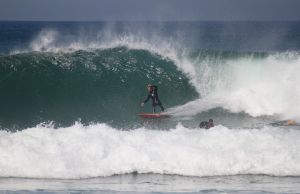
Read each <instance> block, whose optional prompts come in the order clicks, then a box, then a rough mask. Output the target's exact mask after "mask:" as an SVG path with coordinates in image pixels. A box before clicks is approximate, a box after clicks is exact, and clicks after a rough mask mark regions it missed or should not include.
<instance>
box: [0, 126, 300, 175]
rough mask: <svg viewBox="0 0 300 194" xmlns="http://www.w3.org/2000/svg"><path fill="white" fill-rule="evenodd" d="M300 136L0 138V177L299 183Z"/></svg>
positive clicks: (197, 133)
mask: <svg viewBox="0 0 300 194" xmlns="http://www.w3.org/2000/svg"><path fill="white" fill-rule="evenodd" d="M299 137H300V132H299V131H297V130H284V129H280V128H274V127H265V128H263V129H261V130H256V129H253V130H238V129H236V130H229V129H228V128H226V127H223V126H220V125H219V126H216V127H214V128H212V129H211V130H190V129H188V128H185V127H183V126H182V125H180V124H179V125H178V126H177V127H176V128H175V129H173V130H170V131H156V130H147V129H145V128H140V129H138V130H131V131H120V130H116V129H114V128H112V127H110V126H108V125H106V124H96V125H90V126H87V127H84V126H82V125H81V124H78V123H77V124H75V125H74V126H72V127H67V128H60V129H57V130H54V129H52V128H51V127H42V126H37V127H35V128H30V129H27V130H23V131H20V132H16V133H9V132H4V131H1V132H0V140H1V141H0V142H1V147H0V155H1V158H2V160H1V161H0V176H1V177H30V178H63V179H65V178H75V179H78V178H89V177H99V176H110V175H114V174H124V173H132V172H138V173H159V174H177V175H184V176H215V175H238V174H266V175H275V176H300V166H299V162H300V154H299V153H300V150H299V149H300V148H299V144H300V141H299V139H300V138H299Z"/></svg>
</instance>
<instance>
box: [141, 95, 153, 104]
mask: <svg viewBox="0 0 300 194" xmlns="http://www.w3.org/2000/svg"><path fill="white" fill-rule="evenodd" d="M150 98H151V95H150V94H148V96H147V98H146V99H145V100H144V102H143V103H146V102H148V100H149V99H150Z"/></svg>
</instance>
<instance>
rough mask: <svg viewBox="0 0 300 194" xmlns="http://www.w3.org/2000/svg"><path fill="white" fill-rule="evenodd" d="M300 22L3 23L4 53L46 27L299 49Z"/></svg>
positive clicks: (89, 34)
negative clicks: (106, 30)
mask: <svg viewBox="0 0 300 194" xmlns="http://www.w3.org/2000/svg"><path fill="white" fill-rule="evenodd" d="M299 26H300V25H299V22H161V23H158V22H115V23H107V22H0V52H2V53H7V52H10V51H13V50H14V49H16V48H18V49H20V48H26V47H27V46H28V44H29V43H30V42H31V41H32V40H33V39H34V38H35V37H36V36H37V35H38V34H39V33H40V31H42V30H44V29H52V30H55V31H58V32H59V33H60V34H62V35H63V36H64V37H68V38H71V39H73V40H76V38H78V36H82V35H85V36H86V37H85V39H87V40H93V39H94V40H95V39H97V38H99V37H97V34H98V33H99V32H101V31H102V30H104V29H107V28H110V29H112V31H111V33H113V34H118V35H122V34H123V35H124V34H126V33H132V32H136V33H138V32H142V33H143V35H144V36H151V35H152V34H153V33H155V34H159V35H162V36H165V37H173V38H176V40H177V41H181V43H184V46H185V47H190V48H199V49H217V50H234V51H287V50H299V48H300V35H299V34H300V33H299V32H300V27H299Z"/></svg>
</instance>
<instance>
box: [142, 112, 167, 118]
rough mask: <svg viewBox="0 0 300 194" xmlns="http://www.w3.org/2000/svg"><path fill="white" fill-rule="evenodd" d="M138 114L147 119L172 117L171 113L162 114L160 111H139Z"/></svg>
mask: <svg viewBox="0 0 300 194" xmlns="http://www.w3.org/2000/svg"><path fill="white" fill-rule="evenodd" d="M138 115H139V116H140V117H142V118H145V119H158V118H168V117H171V115H167V114H160V113H139V114H138Z"/></svg>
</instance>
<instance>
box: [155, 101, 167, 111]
mask: <svg viewBox="0 0 300 194" xmlns="http://www.w3.org/2000/svg"><path fill="white" fill-rule="evenodd" d="M157 105H158V106H159V107H160V109H161V111H164V110H165V108H164V107H163V105H162V104H161V102H160V100H159V99H158V103H157Z"/></svg>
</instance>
